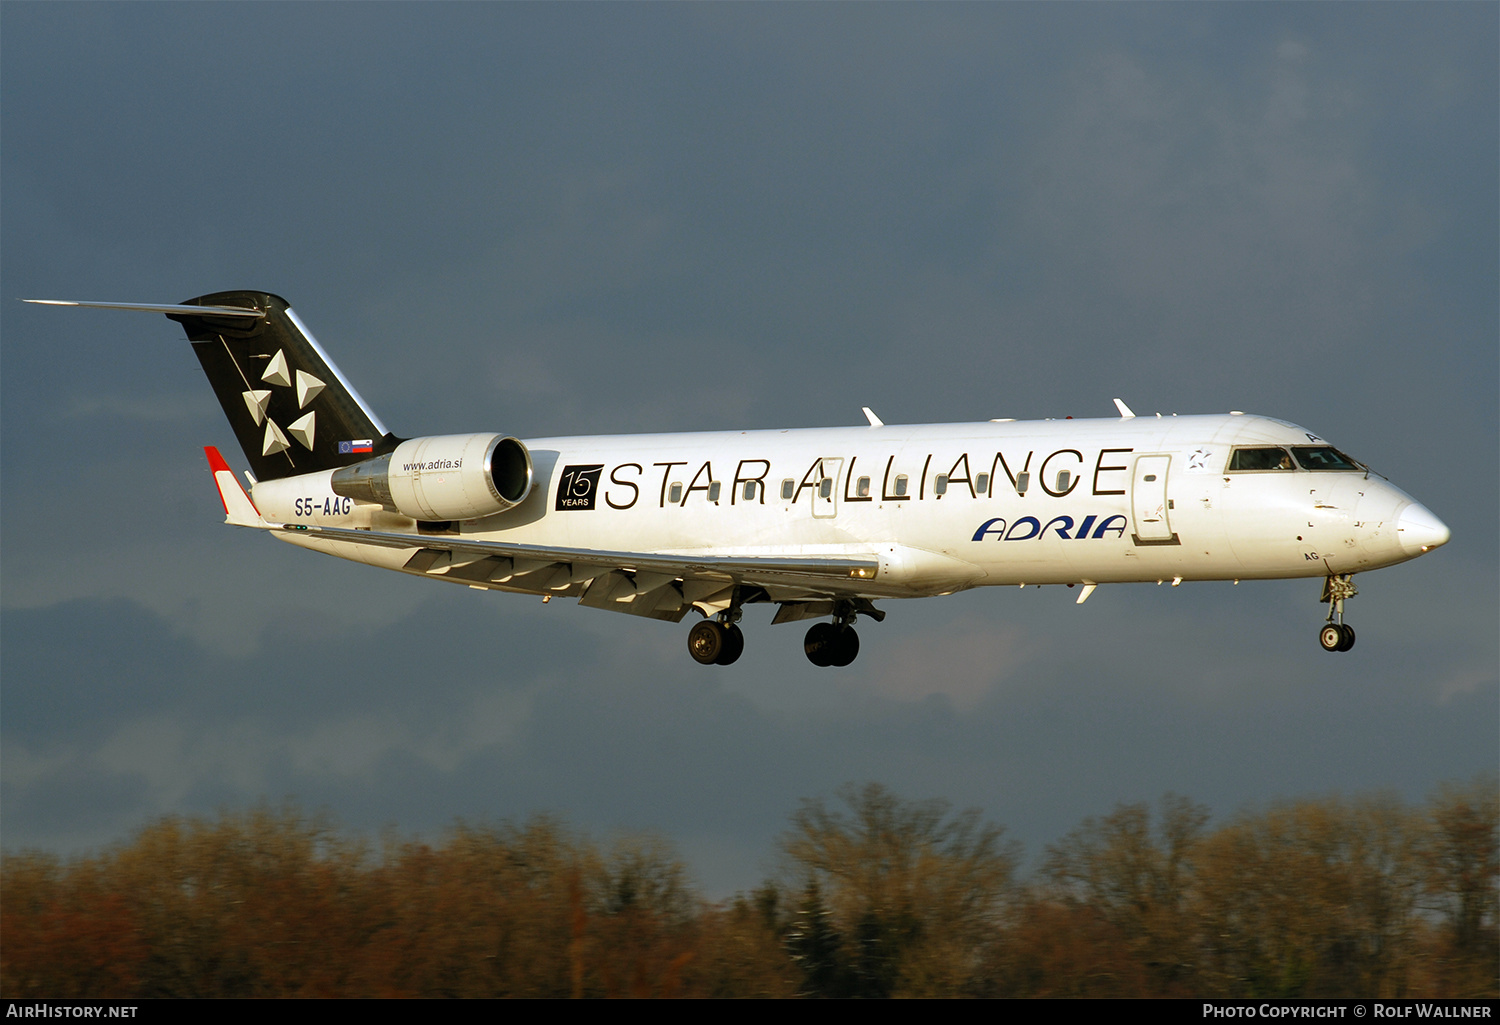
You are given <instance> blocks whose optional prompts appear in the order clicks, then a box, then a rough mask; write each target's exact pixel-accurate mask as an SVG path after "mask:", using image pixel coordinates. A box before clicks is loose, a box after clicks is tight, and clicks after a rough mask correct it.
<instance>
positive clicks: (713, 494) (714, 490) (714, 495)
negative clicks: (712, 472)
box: [708, 480, 719, 502]
mask: <svg viewBox="0 0 1500 1025" xmlns="http://www.w3.org/2000/svg"><path fill="white" fill-rule="evenodd" d="M708 500H709V501H710V502H717V501H718V500H719V482H718V481H716V480H711V481H709V482H708Z"/></svg>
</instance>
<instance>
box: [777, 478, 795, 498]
mask: <svg viewBox="0 0 1500 1025" xmlns="http://www.w3.org/2000/svg"><path fill="white" fill-rule="evenodd" d="M796 493H797V482H796V481H794V480H792V478H790V477H788V478H787V479H786V480H784V481H782V482H781V497H782V498H784V499H786V500H787V501H788V502H790V501H791V500H792V496H793V495H795V494H796Z"/></svg>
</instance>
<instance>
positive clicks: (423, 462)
mask: <svg viewBox="0 0 1500 1025" xmlns="http://www.w3.org/2000/svg"><path fill="white" fill-rule="evenodd" d="M531 484H532V470H531V453H529V452H527V451H526V446H525V445H523V444H521V443H520V442H519V441H517V440H516V439H515V438H508V437H506V436H505V435H503V434H445V435H439V436H436V437H431V438H413V439H411V440H410V441H403V442H402V443H401V444H399V445H397V446H396V449H395V451H393V452H391V453H389V454H387V455H383V456H378V457H376V458H374V459H366V460H365V461H364V462H362V463H355V464H354V465H353V466H345V467H342V468H341V469H338V470H335V471H334V472H333V491H334V494H336V495H343V496H344V497H346V498H352V499H354V500H355V501H358V502H379V503H380V504H381V505H383V506H385V507H386V508H387V509H390V510H393V511H395V512H398V513H401V514H402V515H403V516H410V517H411V518H412V519H414V520H472V519H480V518H482V517H485V516H493V515H495V514H496V513H502V512H504V511H505V510H507V509H510V508H513V507H515V506H517V505H520V504H521V502H522V501H524V500H525V498H526V496H527V495H528V494H530V493H531Z"/></svg>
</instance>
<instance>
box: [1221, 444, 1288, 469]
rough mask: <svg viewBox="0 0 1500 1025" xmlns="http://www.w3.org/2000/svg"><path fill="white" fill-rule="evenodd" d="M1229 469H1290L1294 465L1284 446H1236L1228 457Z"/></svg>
mask: <svg viewBox="0 0 1500 1025" xmlns="http://www.w3.org/2000/svg"><path fill="white" fill-rule="evenodd" d="M1229 469H1230V470H1292V469H1296V467H1295V466H1294V465H1293V463H1292V457H1291V456H1289V455H1287V451H1286V449H1284V448H1237V449H1235V450H1234V453H1233V454H1232V455H1231V456H1230V457H1229Z"/></svg>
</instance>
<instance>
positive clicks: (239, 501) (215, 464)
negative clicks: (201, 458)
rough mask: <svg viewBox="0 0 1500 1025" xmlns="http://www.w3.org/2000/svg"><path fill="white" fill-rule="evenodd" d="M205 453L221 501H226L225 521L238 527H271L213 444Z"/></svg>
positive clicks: (206, 448) (206, 447)
mask: <svg viewBox="0 0 1500 1025" xmlns="http://www.w3.org/2000/svg"><path fill="white" fill-rule="evenodd" d="M203 454H204V455H206V456H208V468H209V469H210V470H212V471H213V475H214V486H215V487H217V488H218V489H219V501H220V502H222V503H224V522H225V523H231V524H233V525H234V526H236V527H270V526H271V525H270V524H269V523H267V522H266V521H265V518H264V517H262V516H261V514H260V510H259V509H257V508H255V503H254V502H253V501H251V500H250V496H249V495H247V494H245V489H244V488H242V487H240V482H239V481H237V480H235V479H234V471H233V470H231V469H230V468H229V464H228V463H227V462H225V461H224V457H223V456H222V455H220V454H219V450H218V449H217V448H214V446H212V445H208V446H205V447H204V449H203Z"/></svg>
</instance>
